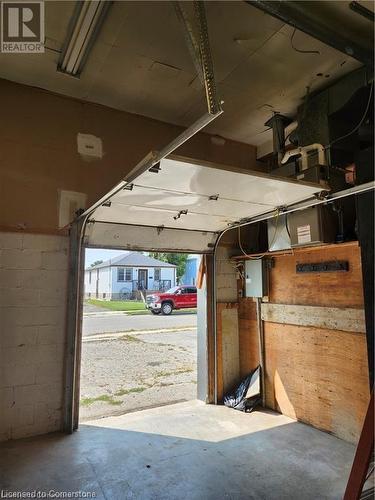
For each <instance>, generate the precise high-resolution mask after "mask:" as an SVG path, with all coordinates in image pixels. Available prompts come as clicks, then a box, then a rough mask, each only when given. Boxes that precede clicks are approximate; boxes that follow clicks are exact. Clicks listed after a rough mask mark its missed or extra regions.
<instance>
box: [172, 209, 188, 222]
mask: <svg viewBox="0 0 375 500" xmlns="http://www.w3.org/2000/svg"><path fill="white" fill-rule="evenodd" d="M187 213H188V211H187V210H180V211H179V212H178V214H177V215H175V216H174V217H173V218H174V220H177V219H179V218H180V217H181V215H186V214H187Z"/></svg>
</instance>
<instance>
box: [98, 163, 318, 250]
mask: <svg viewBox="0 0 375 500" xmlns="http://www.w3.org/2000/svg"><path fill="white" fill-rule="evenodd" d="M141 165H142V163H141ZM321 189H322V188H321V186H319V185H316V184H310V183H303V182H299V181H293V180H289V179H279V178H275V177H271V176H268V175H266V174H263V173H259V172H250V171H245V170H239V169H229V168H227V167H223V166H221V165H216V164H210V163H207V164H206V163H205V164H203V163H202V164H199V163H197V162H190V161H187V160H186V159H181V158H178V157H174V158H173V157H169V158H168V159H163V160H161V161H160V164H159V169H157V168H153V169H152V170H149V169H147V170H146V171H143V170H142V167H140V170H139V173H138V171H135V172H134V171H133V172H132V176H131V178H129V179H128V180H126V179H125V182H124V183H123V184H122V185H119V188H118V189H117V192H115V193H114V194H112V195H111V197H110V198H109V199H108V200H107V201H106V202H105V203H103V204H102V205H101V206H99V207H97V208H95V210H93V211H92V213H91V215H90V221H91V222H92V223H94V224H98V223H99V222H100V223H107V224H112V226H111V227H112V228H117V226H118V225H126V227H127V228H129V227H137V228H138V231H139V232H140V233H142V228H145V227H149V228H157V231H151V232H150V231H149V230H147V231H148V233H147V234H148V238H150V237H151V235H152V234H153V235H154V240H153V242H152V245H153V247H152V248H165V247H164V245H165V244H166V241H164V238H165V235H166V233H165V232H164V231H165V230H166V229H170V230H171V231H173V230H178V231H177V232H175V233H173V237H174V238H175V237H177V238H179V239H180V241H179V242H177V243H176V242H173V243H172V242H171V246H170V248H171V249H175V248H176V247H178V248H179V249H180V250H186V251H203V252H204V251H206V252H207V251H210V248H212V245H211V244H212V241H215V239H216V238H217V235H218V234H219V233H220V232H221V231H223V230H225V229H226V228H228V227H229V226H230V225H232V224H234V223H236V222H238V221H240V220H244V219H249V218H251V217H255V216H258V215H262V214H264V213H267V212H270V211H272V210H274V209H277V208H278V207H280V206H286V205H290V204H293V203H297V202H299V201H302V200H305V199H307V198H310V197H312V196H313V195H314V194H315V193H317V192H319V191H321ZM101 227H102V226H101ZM116 231H118V228H117V229H116ZM162 232H164V234H163V237H162V238H161V237H160V235H161V234H162ZM183 232H188V233H189V232H190V237H189V238H187V240H185V243H184V244H182V242H181V234H182V233H183ZM215 233H216V234H215ZM96 234H98V233H97V232H96V231H95V230H93V229H91V234H90V238H89V239H90V244H92V245H104V243H103V241H102V232H101V236H100V243H99V242H98V241H95V236H94V235H96ZM108 234H109V233H108V232H107V235H108ZM145 234H146V233H145ZM202 234H204V235H205V236H203V237H202ZM128 235H129V242H130V243H131V241H130V233H129V232H128ZM198 235H199V236H198ZM207 235H208V236H207ZM170 236H172V233H170ZM195 237H197V241H192V240H194V238H195ZM132 238H135V239H136V245H135V244H134V245H133V246H132V248H143V249H147V248H150V247H149V246H148V245H149V244H150V242H151V241H150V240H149V241H148V243H147V245H146V243H144V244H142V235H141V234H139V235H136V236H135V232H134V231H132ZM113 239H114V238H110V240H111V241H112V240H113ZM134 243H135V242H134ZM200 244H203V247H202V248H201V249H200V250H199V249H198V248H197V247H198V246H199V245H200ZM184 245H186V246H184Z"/></svg>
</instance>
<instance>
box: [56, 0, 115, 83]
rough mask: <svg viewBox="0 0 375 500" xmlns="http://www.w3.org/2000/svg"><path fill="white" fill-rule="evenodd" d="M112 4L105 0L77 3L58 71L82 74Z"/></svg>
mask: <svg viewBox="0 0 375 500" xmlns="http://www.w3.org/2000/svg"><path fill="white" fill-rule="evenodd" d="M111 4H112V2H109V1H105V0H95V1H91V0H90V1H89V0H85V1H78V2H77V3H76V7H75V10H74V13H73V16H72V19H71V22H70V26H69V29H68V35H67V38H66V40H65V43H64V46H63V50H62V52H61V57H60V60H59V62H58V65H57V69H58V71H61V72H63V73H67V74H68V75H71V76H76V77H78V76H79V75H80V73H81V72H82V69H83V66H84V64H85V62H86V60H87V57H88V55H89V52H90V50H91V48H92V46H93V44H94V42H95V40H96V37H97V35H98V33H99V31H100V28H101V26H102V24H103V21H104V19H105V16H106V15H107V12H108V10H109V8H110V6H111Z"/></svg>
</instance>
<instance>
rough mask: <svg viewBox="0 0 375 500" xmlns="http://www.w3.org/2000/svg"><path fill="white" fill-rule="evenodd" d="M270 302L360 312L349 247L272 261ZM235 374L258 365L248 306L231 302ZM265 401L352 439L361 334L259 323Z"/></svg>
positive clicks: (362, 402) (359, 409)
mask: <svg viewBox="0 0 375 500" xmlns="http://www.w3.org/2000/svg"><path fill="white" fill-rule="evenodd" d="M336 259H337V260H347V261H349V272H341V273H340V272H333V273H321V274H305V275H303V274H298V275H297V274H296V271H295V269H296V264H297V263H302V262H310V263H312V262H323V261H327V260H336ZM269 301H270V303H275V304H298V305H315V306H327V307H328V306H329V307H342V308H358V309H361V308H363V294H362V278H361V259H360V249H359V247H358V245H357V244H356V243H353V244H352V245H342V246H340V245H337V246H334V245H332V246H328V247H326V248H324V247H321V248H319V249H317V248H315V249H311V250H307V249H301V250H295V252H294V255H278V256H275V257H274V267H273V268H272V269H271V270H270V296H269ZM238 314H239V346H240V371H241V376H242V377H243V376H245V375H246V374H247V373H248V372H249V371H251V370H252V369H253V368H255V367H256V366H257V365H258V363H259V355H258V339H257V324H256V309H255V303H254V302H253V300H252V299H251V298H243V299H240V300H239V309H238ZM264 335H265V365H266V404H267V406H268V407H269V408H272V409H274V410H276V411H279V412H281V413H283V414H285V415H288V416H290V417H292V418H296V419H298V420H301V421H303V422H306V423H309V424H311V425H313V426H315V427H317V428H319V429H323V430H326V431H328V432H331V433H333V434H335V435H336V436H338V437H340V438H343V439H345V440H347V441H351V442H356V441H357V440H358V438H359V434H360V430H361V428H362V423H363V419H364V415H365V412H366V409H367V405H368V400H369V390H368V368H367V350H366V336H365V334H364V333H355V332H346V331H339V330H330V329H325V328H315V327H310V326H309V327H307V326H296V325H289V324H280V323H271V322H264Z"/></svg>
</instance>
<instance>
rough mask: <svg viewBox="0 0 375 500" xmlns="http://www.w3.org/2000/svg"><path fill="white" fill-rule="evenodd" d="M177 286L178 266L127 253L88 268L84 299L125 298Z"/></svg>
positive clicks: (139, 254)
mask: <svg viewBox="0 0 375 500" xmlns="http://www.w3.org/2000/svg"><path fill="white" fill-rule="evenodd" d="M175 285H176V266H175V265H173V264H169V263H168V262H163V261H161V260H157V259H154V258H152V257H149V256H148V255H143V254H142V253H140V252H128V253H125V254H123V255H120V256H119V257H115V258H113V259H110V260H107V261H105V262H102V263H100V264H97V265H95V266H92V267H89V268H87V269H85V298H87V299H88V298H95V299H103V300H126V299H132V298H136V297H137V296H138V295H139V293H140V292H145V293H147V292H149V291H165V290H168V289H169V288H171V287H173V286H175Z"/></svg>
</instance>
